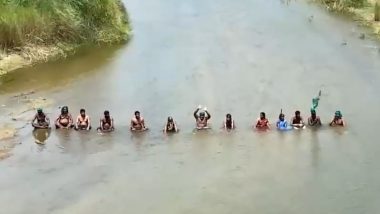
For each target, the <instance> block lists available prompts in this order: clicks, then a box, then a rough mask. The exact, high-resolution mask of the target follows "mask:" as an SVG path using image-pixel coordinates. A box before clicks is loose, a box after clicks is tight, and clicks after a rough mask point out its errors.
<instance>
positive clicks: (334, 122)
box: [330, 111, 346, 126]
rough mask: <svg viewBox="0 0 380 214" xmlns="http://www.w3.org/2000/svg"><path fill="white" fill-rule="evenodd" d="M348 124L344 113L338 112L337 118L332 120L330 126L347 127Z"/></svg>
mask: <svg viewBox="0 0 380 214" xmlns="http://www.w3.org/2000/svg"><path fill="white" fill-rule="evenodd" d="M345 125H346V123H345V122H344V120H343V115H342V112H340V111H336V112H335V116H334V118H333V119H332V121H331V123H330V126H345Z"/></svg>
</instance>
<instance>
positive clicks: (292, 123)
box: [290, 117, 294, 126]
mask: <svg viewBox="0 0 380 214" xmlns="http://www.w3.org/2000/svg"><path fill="white" fill-rule="evenodd" d="M290 125H292V126H293V125H294V117H292V119H291V122H290Z"/></svg>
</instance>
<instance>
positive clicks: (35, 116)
mask: <svg viewBox="0 0 380 214" xmlns="http://www.w3.org/2000/svg"><path fill="white" fill-rule="evenodd" d="M36 120H37V114H35V115H34V118H33V120H32V124H34V121H36Z"/></svg>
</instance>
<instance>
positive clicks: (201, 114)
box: [32, 106, 345, 133]
mask: <svg viewBox="0 0 380 214" xmlns="http://www.w3.org/2000/svg"><path fill="white" fill-rule="evenodd" d="M310 113H311V115H310V117H309V118H308V120H307V124H306V123H305V121H304V120H303V117H302V116H301V112H300V111H296V112H295V115H294V116H293V117H292V119H291V120H290V123H288V121H287V120H286V119H285V115H284V114H283V113H282V111H281V113H280V115H279V118H278V121H277V122H276V128H277V129H279V130H290V129H303V128H305V127H306V125H308V126H311V127H318V126H321V125H322V122H321V119H320V118H319V116H317V114H316V111H315V109H314V108H312V109H311V112H310ZM193 115H194V118H195V121H196V129H197V130H205V129H210V126H209V123H208V121H209V120H210V119H211V114H210V113H209V112H208V111H207V108H206V107H205V108H203V109H202V107H201V106H198V108H197V109H196V110H195V111H194V114H193ZM54 125H55V128H56V129H75V130H91V128H92V126H91V120H90V117H89V116H88V115H87V114H86V110H85V109H81V110H80V113H79V115H78V116H77V117H76V120H75V121H74V120H73V117H72V116H71V114H70V113H69V108H68V107H67V106H64V107H62V108H61V114H60V115H59V116H58V118H57V119H56V120H55V123H54ZM329 125H330V126H345V122H344V120H343V116H342V113H341V112H340V111H336V112H335V115H334V118H333V119H332V121H331V122H330V124H329ZM32 126H33V127H34V128H36V129H49V128H50V120H49V118H48V117H47V116H46V114H45V113H44V112H43V110H42V109H41V108H39V109H37V113H36V115H35V116H34V118H33V121H32ZM222 128H223V129H225V130H233V129H235V128H236V125H235V121H234V120H233V118H232V115H231V114H227V115H226V118H225V120H224V122H223V127H222ZM253 128H255V129H258V130H268V129H270V128H271V127H270V123H269V120H268V119H267V118H266V114H265V112H261V113H260V117H259V118H258V119H257V121H256V123H255V124H254V125H253ZM97 130H98V131H99V132H112V131H114V130H115V127H114V120H113V118H112V117H111V115H110V112H109V111H104V115H103V117H102V118H101V119H100V121H99V127H98V128H97ZM130 130H131V131H136V132H141V131H146V130H148V128H147V127H146V126H145V121H144V118H143V117H142V116H141V115H140V112H139V111H135V113H134V116H133V118H132V119H131V123H130ZM178 131H179V128H178V125H177V123H176V122H175V121H174V119H173V118H172V117H168V118H167V121H166V123H165V126H164V128H163V132H165V133H169V132H178Z"/></svg>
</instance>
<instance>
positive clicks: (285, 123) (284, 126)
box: [276, 120, 288, 129]
mask: <svg viewBox="0 0 380 214" xmlns="http://www.w3.org/2000/svg"><path fill="white" fill-rule="evenodd" d="M276 126H277V128H279V129H287V128H288V121H286V120H283V121H281V120H279V121H277V124H276Z"/></svg>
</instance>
